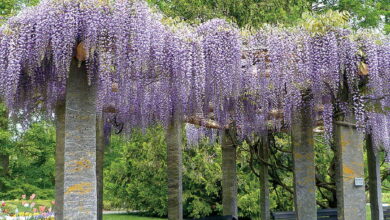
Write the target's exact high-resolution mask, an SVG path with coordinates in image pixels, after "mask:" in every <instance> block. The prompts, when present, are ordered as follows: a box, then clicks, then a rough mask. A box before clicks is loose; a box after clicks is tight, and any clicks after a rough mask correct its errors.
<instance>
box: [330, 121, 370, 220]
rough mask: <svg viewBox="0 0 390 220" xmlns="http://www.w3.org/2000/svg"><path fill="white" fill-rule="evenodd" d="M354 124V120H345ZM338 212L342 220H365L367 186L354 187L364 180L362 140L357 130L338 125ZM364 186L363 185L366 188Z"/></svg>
mask: <svg viewBox="0 0 390 220" xmlns="http://www.w3.org/2000/svg"><path fill="white" fill-rule="evenodd" d="M346 121H347V122H348V123H355V120H354V119H353V117H351V116H350V117H348V118H346ZM335 127H336V129H335V142H336V145H337V158H338V160H339V161H338V162H337V165H338V168H337V172H338V175H337V181H336V184H337V209H338V210H337V211H338V219H339V220H352V219H353V220H365V219H366V202H365V199H366V198H365V192H364V191H365V189H364V186H355V178H363V179H364V162H363V137H362V134H361V133H360V132H358V131H357V130H356V128H355V127H352V126H346V125H340V124H336V126H335ZM363 185H364V184H363Z"/></svg>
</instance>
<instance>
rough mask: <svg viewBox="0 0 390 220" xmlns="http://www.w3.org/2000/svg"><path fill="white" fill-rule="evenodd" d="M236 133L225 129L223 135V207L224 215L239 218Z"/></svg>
mask: <svg viewBox="0 0 390 220" xmlns="http://www.w3.org/2000/svg"><path fill="white" fill-rule="evenodd" d="M234 135H235V132H233V131H232V130H231V129H225V130H224V131H223V133H222V145H221V147H222V206H223V215H233V216H236V217H237V216H238V210H237V168H236V160H237V154H236V146H235V145H234V143H233V139H232V138H235V137H233V136H234Z"/></svg>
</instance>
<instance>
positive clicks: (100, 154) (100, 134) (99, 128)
mask: <svg viewBox="0 0 390 220" xmlns="http://www.w3.org/2000/svg"><path fill="white" fill-rule="evenodd" d="M104 138H105V137H104V119H103V115H102V113H100V114H97V116H96V179H97V181H96V183H97V218H98V220H102V219H103V163H104V148H105V139H104Z"/></svg>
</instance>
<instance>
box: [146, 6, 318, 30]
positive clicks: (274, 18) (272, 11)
mask: <svg viewBox="0 0 390 220" xmlns="http://www.w3.org/2000/svg"><path fill="white" fill-rule="evenodd" d="M148 1H149V2H150V3H152V4H155V5H157V6H158V8H159V9H160V10H161V11H162V12H163V13H164V14H166V15H167V16H170V17H178V18H181V19H183V20H185V21H187V22H190V23H200V22H205V21H207V20H210V19H212V18H225V19H227V20H230V21H232V22H234V23H237V24H238V26H240V27H245V26H247V25H249V26H252V27H260V26H262V25H263V24H265V23H268V24H276V23H284V24H293V23H294V22H295V21H297V20H298V19H300V17H301V14H302V13H303V12H305V11H310V10H311V4H312V3H313V2H314V0H294V1H292V0H288V1H283V0H263V1H259V0H243V1H237V0H224V1H221V0H212V1H206V0H185V1H182V0H173V1H169V0H148Z"/></svg>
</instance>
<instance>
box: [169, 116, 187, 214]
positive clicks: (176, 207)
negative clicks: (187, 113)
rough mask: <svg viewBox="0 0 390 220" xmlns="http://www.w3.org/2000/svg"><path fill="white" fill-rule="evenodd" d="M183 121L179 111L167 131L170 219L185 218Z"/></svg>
mask: <svg viewBox="0 0 390 220" xmlns="http://www.w3.org/2000/svg"><path fill="white" fill-rule="evenodd" d="M181 130H182V122H181V120H180V118H179V115H178V113H174V116H173V119H172V121H171V123H170V124H169V126H168V129H167V133H166V143H167V159H168V160H167V165H168V167H167V169H168V170H167V173H168V219H169V220H181V219H183V186H182V179H183V177H182V175H183V174H182V172H183V171H182V170H183V162H182V140H181V138H182V132H181Z"/></svg>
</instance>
